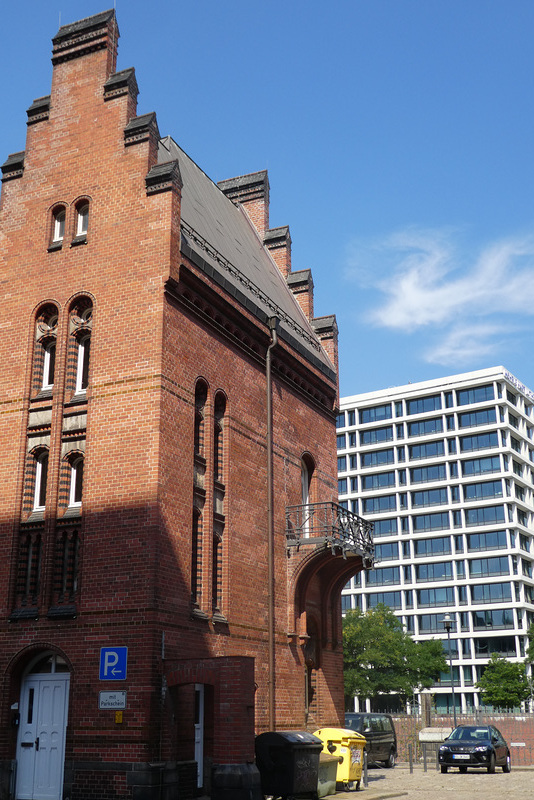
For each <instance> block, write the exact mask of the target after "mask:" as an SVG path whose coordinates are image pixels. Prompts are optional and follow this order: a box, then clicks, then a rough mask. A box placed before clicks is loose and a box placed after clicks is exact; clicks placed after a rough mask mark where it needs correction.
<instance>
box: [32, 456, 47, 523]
mask: <svg viewBox="0 0 534 800" xmlns="http://www.w3.org/2000/svg"><path fill="white" fill-rule="evenodd" d="M47 483H48V453H47V452H44V453H41V454H40V455H39V456H38V457H37V460H36V462H35V490H34V495H33V510H34V511H43V510H44V507H45V503H46V486H47Z"/></svg>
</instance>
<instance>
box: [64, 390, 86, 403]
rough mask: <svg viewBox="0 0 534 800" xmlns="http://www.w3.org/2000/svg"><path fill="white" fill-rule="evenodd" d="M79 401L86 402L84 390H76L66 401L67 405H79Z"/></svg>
mask: <svg viewBox="0 0 534 800" xmlns="http://www.w3.org/2000/svg"><path fill="white" fill-rule="evenodd" d="M81 403H87V394H86V392H78V394H75V395H73V396H72V397H71V399H70V400H69V402H68V405H80V404H81Z"/></svg>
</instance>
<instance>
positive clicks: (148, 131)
mask: <svg viewBox="0 0 534 800" xmlns="http://www.w3.org/2000/svg"><path fill="white" fill-rule="evenodd" d="M151 135H154V136H155V137H156V139H157V140H158V141H159V139H160V135H159V129H158V122H157V119H156V112H155V111H151V112H150V114H143V115H142V116H141V117H134V118H133V119H132V120H130V122H129V123H128V124H127V126H126V127H125V129H124V144H125V146H126V147H128V146H129V145H131V144H140V143H141V142H147V141H148V140H149V139H150V136H151Z"/></svg>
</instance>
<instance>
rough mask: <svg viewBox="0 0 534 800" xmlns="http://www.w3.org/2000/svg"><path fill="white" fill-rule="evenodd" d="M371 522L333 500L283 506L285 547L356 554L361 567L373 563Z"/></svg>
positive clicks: (335, 553)
mask: <svg viewBox="0 0 534 800" xmlns="http://www.w3.org/2000/svg"><path fill="white" fill-rule="evenodd" d="M372 533H373V525H372V523H371V522H367V520H365V519H362V517H359V516H358V515H357V514H353V513H352V511H347V509H346V508H343V507H342V506H339V505H338V504H337V503H309V504H307V505H301V506H288V507H287V508H286V539H287V546H288V547H296V548H299V547H302V546H303V545H314V546H315V547H316V548H317V549H319V548H321V549H322V548H328V547H329V548H330V549H331V551H332V554H333V555H342V556H343V557H344V558H346V557H347V556H352V555H358V556H361V557H362V558H363V560H364V565H365V568H366V569H368V568H369V567H372V566H373V563H374V544H373V537H372Z"/></svg>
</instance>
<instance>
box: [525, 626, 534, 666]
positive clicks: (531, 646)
mask: <svg viewBox="0 0 534 800" xmlns="http://www.w3.org/2000/svg"><path fill="white" fill-rule="evenodd" d="M527 636H528V648H527V657H526V659H525V661H526V662H527V664H534V622H533V623H531V625H529V628H528V631H527Z"/></svg>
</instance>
